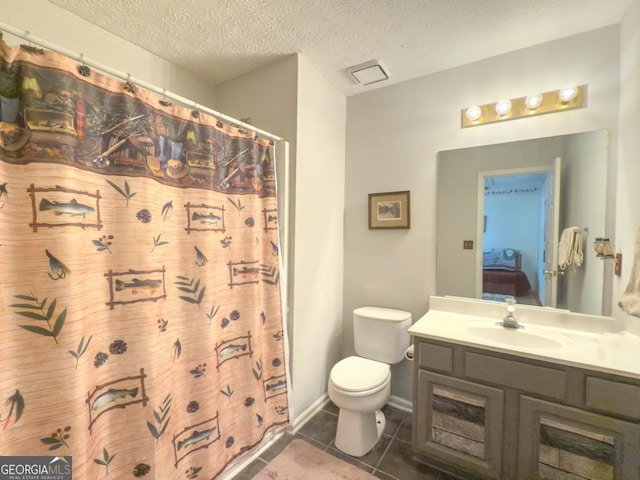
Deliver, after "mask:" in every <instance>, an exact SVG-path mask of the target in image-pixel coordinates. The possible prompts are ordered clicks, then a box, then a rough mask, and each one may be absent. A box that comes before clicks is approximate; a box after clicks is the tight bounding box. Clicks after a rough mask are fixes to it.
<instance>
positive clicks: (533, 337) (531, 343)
mask: <svg viewBox="0 0 640 480" xmlns="http://www.w3.org/2000/svg"><path fill="white" fill-rule="evenodd" d="M466 331H467V333H469V334H470V335H472V336H474V337H477V338H481V339H483V340H485V341H487V342H491V343H499V344H503V345H509V346H512V347H522V348H542V349H551V348H562V347H563V344H562V343H560V342H559V341H557V340H554V339H553V338H549V337H546V336H543V335H542V334H537V333H533V332H530V331H528V330H527V329H526V327H525V328H518V329H516V328H505V327H502V326H500V325H477V324H475V325H470V326H467V327H466Z"/></svg>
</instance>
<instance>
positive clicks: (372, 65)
mask: <svg viewBox="0 0 640 480" xmlns="http://www.w3.org/2000/svg"><path fill="white" fill-rule="evenodd" d="M348 72H349V74H350V75H351V76H352V77H353V78H354V79H355V81H356V82H358V83H359V84H360V85H371V84H372V83H377V82H382V81H383V80H388V79H389V74H388V73H387V69H386V68H385V67H384V66H383V65H382V62H380V61H379V60H371V61H369V62H366V63H362V64H360V65H356V66H354V67H349V68H348Z"/></svg>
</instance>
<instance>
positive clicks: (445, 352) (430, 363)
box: [418, 342, 453, 373]
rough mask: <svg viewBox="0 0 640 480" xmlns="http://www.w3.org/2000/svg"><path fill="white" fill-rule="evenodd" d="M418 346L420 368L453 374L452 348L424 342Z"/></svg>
mask: <svg viewBox="0 0 640 480" xmlns="http://www.w3.org/2000/svg"><path fill="white" fill-rule="evenodd" d="M419 345H420V347H419V352H418V358H419V359H420V367H423V368H429V369H431V370H438V371H440V372H445V373H453V348H451V347H445V346H443V345H435V344H433V343H424V342H420V344H419Z"/></svg>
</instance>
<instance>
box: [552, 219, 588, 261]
mask: <svg viewBox="0 0 640 480" xmlns="http://www.w3.org/2000/svg"><path fill="white" fill-rule="evenodd" d="M583 243H584V238H583V236H582V229H581V228H580V227H569V228H565V229H564V230H563V231H562V235H560V243H559V244H558V266H559V267H560V270H566V268H567V267H568V266H569V265H573V266H574V267H579V266H581V265H582V261H583V260H584V252H583Z"/></svg>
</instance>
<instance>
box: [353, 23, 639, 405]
mask: <svg viewBox="0 0 640 480" xmlns="http://www.w3.org/2000/svg"><path fill="white" fill-rule="evenodd" d="M619 51H620V49H619V28H618V27H617V26H613V27H607V28H604V29H599V30H596V31H592V32H588V33H586V34H582V35H578V36H575V37H570V38H566V39H563V40H559V41H555V42H550V43H545V44H541V45H538V46H535V47H532V48H528V49H525V50H522V51H517V52H512V53H508V54H505V55H500V56H497V57H493V58H489V59H487V60H483V61H480V62H476V63H473V64H469V65H465V66H462V67H459V68H455V69H452V70H448V71H445V72H440V73H437V74H434V75H430V76H426V77H421V78H418V79H415V80H411V81H408V82H404V83H401V84H398V85H392V86H389V87H386V88H380V89H378V90H374V91H372V92H366V93H362V94H360V95H356V96H353V97H349V99H348V102H347V170H346V192H345V254H344V255H345V267H344V268H345V281H344V284H345V291H344V316H345V336H344V339H345V354H348V353H350V352H351V351H352V344H353V335H352V322H351V321H350V314H351V313H350V312H351V311H352V310H353V309H354V308H355V307H358V306H361V305H380V306H388V307H394V308H402V309H405V310H408V311H410V312H412V313H413V315H414V317H415V318H416V319H417V318H418V317H420V316H421V315H423V314H424V313H425V312H426V310H427V307H428V299H429V295H432V294H434V293H435V292H436V284H435V278H436V276H435V259H436V255H435V252H436V204H435V203H436V158H437V154H438V152H439V151H441V150H452V149H457V148H463V147H469V146H476V145H486V144H494V143H503V142H509V141H514V140H523V139H530V138H539V137H546V136H555V135H562V134H568V133H577V132H584V131H591V130H598V129H609V130H610V131H611V132H612V135H611V138H612V145H611V155H612V159H613V161H612V162H611V163H612V165H613V166H612V168H615V156H616V149H617V147H616V142H617V138H618V95H619V93H618V92H619V72H620V65H619ZM571 83H573V84H588V85H589V87H588V88H589V91H588V107H587V108H585V109H580V110H574V111H567V112H562V113H560V114H552V115H542V116H539V117H534V118H527V119H522V120H515V121H510V122H504V123H497V124H491V125H483V126H479V127H473V128H466V129H461V128H460V109H462V108H464V107H467V106H469V105H473V104H483V103H489V102H491V101H496V100H499V99H500V98H503V97H507V98H515V97H520V96H523V95H527V94H528V93H530V92H532V91H548V90H554V89H556V88H559V87H561V86H563V85H565V84H571ZM636 178H638V177H636ZM396 190H410V191H411V229H410V230H399V231H377V230H368V229H367V194H368V193H372V192H385V191H396ZM451 221H452V222H457V221H459V219H457V218H452V219H451ZM459 248H460V250H459V254H462V253H463V251H462V245H460V246H459ZM392 372H393V380H392V395H395V396H397V397H400V398H403V399H405V400H411V369H410V366H409V365H408V364H407V362H403V363H402V364H400V365H398V366H396V367H394V368H393V370H392Z"/></svg>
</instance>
